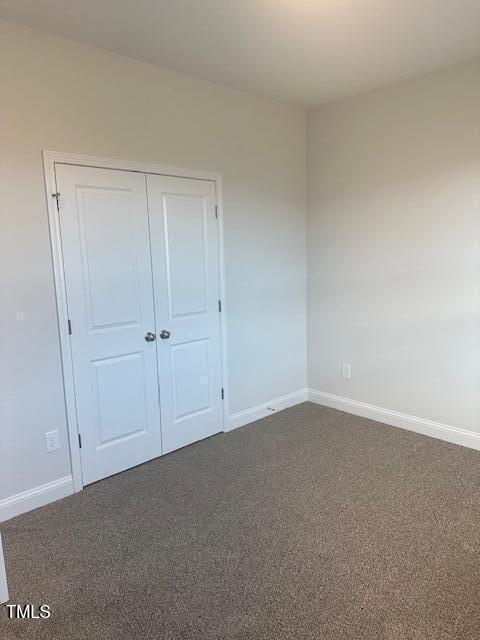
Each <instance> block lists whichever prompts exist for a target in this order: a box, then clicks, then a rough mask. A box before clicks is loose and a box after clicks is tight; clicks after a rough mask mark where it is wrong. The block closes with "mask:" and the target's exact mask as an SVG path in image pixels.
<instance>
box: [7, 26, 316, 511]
mask: <svg viewBox="0 0 480 640" xmlns="http://www.w3.org/2000/svg"><path fill="white" fill-rule="evenodd" d="M0 87H1V89H0V90H1V100H0V144H1V155H0V157H1V185H0V188H1V193H0V198H1V204H0V209H1V217H2V219H1V247H0V262H1V264H0V279H1V296H2V297H1V326H0V340H1V344H0V347H1V357H0V394H1V398H0V412H1V414H0V419H1V430H2V433H1V445H0V447H1V449H0V499H1V498H4V497H6V496H11V495H13V494H15V493H17V492H21V491H24V490H27V489H30V488H32V487H36V486H38V485H40V484H43V483H46V482H50V481H52V480H55V479H57V478H60V477H63V476H65V475H67V474H68V473H69V472H70V467H69V453H68V446H67V436H66V418H65V407H64V397H63V389H62V372H61V361H60V349H59V338H58V328H57V318H56V307H55V297H54V284H53V270H52V260H51V252H50V245H49V232H48V222H47V212H46V204H45V193H44V184H43V170H42V157H41V151H42V149H50V150H56V151H64V152H70V153H80V154H90V155H97V156H106V157H116V158H122V159H126V160H136V161H142V162H154V163H159V164H167V165H175V166H184V167H191V168H196V169H205V170H215V171H221V172H223V176H224V215H225V251H226V283H227V309H228V316H227V324H228V349H229V352H228V358H229V381H230V411H231V412H236V411H240V410H243V409H247V408H249V407H251V406H254V405H257V404H260V403H263V402H268V401H269V400H271V399H272V398H275V397H278V396H281V395H284V394H288V393H291V392H293V391H296V390H298V389H301V388H304V387H305V384H306V382H305V202H304V197H305V155H306V154H305V112H304V110H303V109H300V108H296V107H292V106H289V105H283V104H281V103H279V102H275V101H273V100H270V99H266V98H260V97H256V96H253V95H250V94H247V93H242V92H238V91H233V90H230V89H226V88H223V87H220V86H216V85H214V84H210V83H206V82H203V81H200V80H196V79H194V78H190V77H187V76H183V75H180V74H177V73H174V72H170V71H167V70H164V69H161V68H159V67H155V66H153V65H149V64H146V63H142V62H139V61H135V60H132V59H129V58H126V57H122V56H119V55H115V54H112V53H109V52H106V51H102V50H100V49H96V48H93V47H90V46H86V45H82V44H79V43H76V42H73V41H70V40H66V39H62V38H59V37H56V36H52V35H49V34H46V33H43V32H41V31H36V30H31V29H28V28H24V27H21V26H18V25H14V24H12V23H8V22H1V23H0ZM292 336H293V337H292ZM52 429H59V430H60V437H61V442H62V448H61V450H60V451H59V452H56V453H50V454H46V452H45V445H44V432H45V431H50V430H52Z"/></svg>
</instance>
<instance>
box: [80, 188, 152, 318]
mask: <svg viewBox="0 0 480 640" xmlns="http://www.w3.org/2000/svg"><path fill="white" fill-rule="evenodd" d="M77 202H78V205H79V206H78V218H79V229H80V238H81V244H82V257H83V261H82V265H83V279H84V287H85V289H86V292H87V294H88V295H87V297H86V303H87V305H88V307H89V319H90V327H91V329H97V328H101V327H106V326H113V325H120V324H128V323H135V322H138V319H139V315H140V309H139V298H140V291H139V282H138V265H137V258H138V256H137V255H136V251H135V244H136V241H137V233H136V228H135V215H136V211H135V203H134V200H133V197H132V192H131V191H129V190H125V189H105V188H103V189H99V188H92V187H88V186H78V187H77Z"/></svg>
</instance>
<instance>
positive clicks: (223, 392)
mask: <svg viewBox="0 0 480 640" xmlns="http://www.w3.org/2000/svg"><path fill="white" fill-rule="evenodd" d="M222 400H225V390H224V389H222Z"/></svg>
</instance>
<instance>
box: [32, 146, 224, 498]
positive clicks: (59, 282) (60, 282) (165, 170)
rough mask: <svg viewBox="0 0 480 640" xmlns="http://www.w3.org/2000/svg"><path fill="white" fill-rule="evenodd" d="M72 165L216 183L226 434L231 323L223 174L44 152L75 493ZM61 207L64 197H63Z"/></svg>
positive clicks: (78, 478)
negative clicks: (69, 259) (69, 273)
mask: <svg viewBox="0 0 480 640" xmlns="http://www.w3.org/2000/svg"><path fill="white" fill-rule="evenodd" d="M56 163H61V164H71V165H79V166H85V167H97V168H99V169H123V170H124V171H136V172H139V173H153V174H159V175H165V176H176V177H179V178H194V179H197V180H211V181H213V182H215V190H216V195H217V211H218V231H219V233H218V238H219V246H218V260H219V275H220V295H221V300H222V313H221V316H220V328H221V350H222V363H221V366H222V380H223V385H222V386H223V388H224V394H225V398H224V402H223V425H222V428H223V430H224V431H225V428H226V425H227V423H228V421H227V419H228V415H229V414H228V406H229V404H228V398H229V393H228V369H227V323H226V312H227V305H226V295H225V293H226V291H225V286H226V285H225V260H224V239H223V190H222V174H221V173H219V172H216V171H199V170H197V169H185V168H180V167H170V166H164V165H157V164H149V163H144V162H135V161H130V160H118V159H114V158H99V157H96V156H85V155H78V154H73V153H63V152H61V151H43V166H44V174H45V191H46V199H47V210H48V221H49V228H50V242H51V248H52V258H53V272H54V279H55V293H56V302H57V313H58V332H59V337H60V351H61V357H62V369H63V384H64V395H65V410H66V417H67V429H68V439H69V444H70V462H71V467H72V478H73V490H74V492H76V491H81V490H82V489H83V478H82V465H81V458H80V447H79V442H78V425H77V416H76V406H75V388H74V382H73V361H72V353H71V349H70V338H69V332H68V307H67V293H66V286H65V273H64V269H63V253H62V240H61V234H60V219H59V210H58V208H57V202H58V199H57V198H56V197H55V196H56V194H57V191H58V190H57V184H56V180H55V164H56ZM59 201H60V208H61V202H62V198H61V194H60V196H59Z"/></svg>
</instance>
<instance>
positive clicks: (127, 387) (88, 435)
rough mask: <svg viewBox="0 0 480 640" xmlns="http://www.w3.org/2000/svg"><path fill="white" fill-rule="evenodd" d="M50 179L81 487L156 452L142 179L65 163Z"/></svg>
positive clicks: (151, 321)
mask: <svg viewBox="0 0 480 640" xmlns="http://www.w3.org/2000/svg"><path fill="white" fill-rule="evenodd" d="M56 178H57V187H58V191H59V192H60V225H61V234H62V247H63V256H64V268H65V279H66V290H67V302H68V313H69V316H70V319H71V322H72V335H71V350H72V358H73V369H74V379H75V397H76V409H77V420H78V429H79V433H80V434H81V444H82V448H81V458H82V471H83V482H84V484H88V483H90V482H94V481H96V480H99V479H100V478H104V477H106V476H108V475H111V474H113V473H117V472H119V471H122V470H124V469H127V468H129V467H133V466H135V465H138V464H140V463H142V462H145V461H146V460H150V459H151V458H154V457H156V456H159V455H160V454H161V435H160V415H159V398H158V377H157V354H156V344H157V343H156V342H155V341H154V340H155V321H154V307H153V289H152V286H153V285H152V270H151V257H150V238H149V226H148V209H147V198H146V183H145V175H144V174H141V173H134V172H129V171H116V170H109V169H96V168H90V167H80V166H71V165H57V166H56ZM148 332H152V334H153V337H152V336H149V335H148ZM146 338H147V339H148V338H150V339H152V340H153V341H147V340H146Z"/></svg>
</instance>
